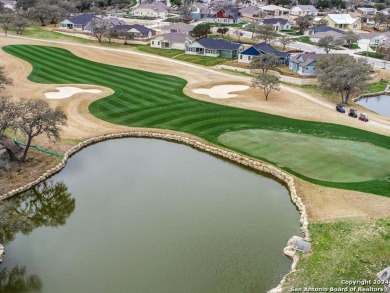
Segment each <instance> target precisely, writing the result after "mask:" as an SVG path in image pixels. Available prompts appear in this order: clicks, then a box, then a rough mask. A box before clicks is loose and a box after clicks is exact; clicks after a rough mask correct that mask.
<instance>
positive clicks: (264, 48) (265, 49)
mask: <svg viewBox="0 0 390 293" xmlns="http://www.w3.org/2000/svg"><path fill="white" fill-rule="evenodd" d="M253 47H254V48H255V49H256V50H257V51H259V52H262V53H264V54H267V53H268V54H274V55H276V56H278V57H280V58H286V57H287V55H288V53H287V52H282V51H278V50H276V49H275V48H274V47H272V46H271V45H269V44H267V43H265V42H262V43H258V44H256V45H253Z"/></svg>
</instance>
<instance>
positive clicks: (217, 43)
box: [197, 38, 242, 51]
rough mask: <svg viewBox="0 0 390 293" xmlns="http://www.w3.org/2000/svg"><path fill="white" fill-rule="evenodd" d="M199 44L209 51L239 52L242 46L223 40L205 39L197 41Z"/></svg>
mask: <svg viewBox="0 0 390 293" xmlns="http://www.w3.org/2000/svg"><path fill="white" fill-rule="evenodd" d="M197 42H198V43H199V44H201V45H202V46H203V47H205V48H207V49H220V50H231V51H233V50H238V49H239V48H240V47H241V46H242V45H241V44H237V43H231V42H228V41H225V40H223V39H210V38H204V39H199V40H197Z"/></svg>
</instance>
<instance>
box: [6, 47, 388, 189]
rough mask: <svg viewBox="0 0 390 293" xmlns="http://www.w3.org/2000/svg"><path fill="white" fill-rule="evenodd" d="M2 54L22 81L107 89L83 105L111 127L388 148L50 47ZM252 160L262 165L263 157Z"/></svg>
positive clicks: (382, 140) (382, 139)
mask: <svg viewBox="0 0 390 293" xmlns="http://www.w3.org/2000/svg"><path fill="white" fill-rule="evenodd" d="M3 50H4V51H5V52H7V53H9V54H12V55H14V56H17V57H19V58H22V59H24V60H26V61H28V62H29V63H31V64H32V66H33V71H32V73H31V74H30V76H29V77H28V78H29V80H31V81H34V82H38V83H46V84H91V85H100V86H104V87H108V88H111V89H113V90H114V94H112V95H111V96H108V97H106V98H103V99H100V100H97V101H95V102H93V103H92V104H91V105H90V106H89V110H90V112H91V113H92V114H93V115H95V116H96V117H98V118H100V119H102V120H105V121H108V122H111V123H116V124H121V125H126V126H134V127H148V128H161V129H170V130H176V131H182V132H187V133H190V134H193V135H196V136H198V137H201V138H204V139H206V140H208V141H210V142H212V143H215V144H217V145H221V143H220V142H219V141H218V137H219V136H220V135H221V134H224V133H226V132H230V131H238V130H243V129H269V130H275V131H284V132H292V133H301V134H308V135H312V136H317V137H323V138H331V139H346V140H353V141H361V142H368V143H371V144H374V145H377V146H380V147H384V148H388V149H390V137H388V136H384V135H380V134H375V133H371V132H367V131H363V130H359V129H356V128H352V127H347V126H342V125H337V124H330V123H319V122H309V121H302V120H296V119H291V118H286V117H281V116H276V115H271V114H267V113H261V112H256V111H250V110H244V109H238V108H233V107H228V106H222V105H218V104H213V103H208V102H203V101H199V100H195V99H192V98H190V97H188V96H186V95H185V94H184V93H183V88H184V87H185V85H186V83H187V82H186V81H185V80H184V79H181V78H178V77H175V76H169V75H162V74H156V73H151V72H146V71H141V70H135V69H130V68H124V67H118V66H112V65H107V64H101V63H97V62H93V61H89V60H86V59H83V58H80V57H77V56H75V55H73V54H72V53H70V52H69V51H67V50H64V49H60V48H54V47H47V46H35V45H12V46H5V47H3ZM134 58H140V57H134ZM236 151H237V150H236ZM241 153H244V152H242V151H241ZM247 155H251V154H247ZM257 158H260V159H263V160H265V161H267V158H266V157H264V158H263V157H257ZM285 169H286V170H287V171H289V172H291V173H293V174H294V175H296V176H299V177H301V178H304V179H306V180H308V181H310V182H314V183H317V184H321V185H325V186H333V187H338V188H344V189H354V190H359V191H364V192H371V193H376V194H381V195H387V196H390V183H389V182H388V181H386V180H381V179H378V180H373V181H367V182H360V183H351V184H348V183H341V182H340V183H337V182H327V181H319V180H315V179H313V178H308V177H306V176H303V175H302V174H299V173H296V172H294V170H289V169H287V168H285ZM389 174H390V171H389Z"/></svg>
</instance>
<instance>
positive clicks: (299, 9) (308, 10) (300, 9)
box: [290, 5, 318, 16]
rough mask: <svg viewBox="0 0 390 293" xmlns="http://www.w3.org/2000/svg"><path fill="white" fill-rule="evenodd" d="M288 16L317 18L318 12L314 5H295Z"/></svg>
mask: <svg viewBox="0 0 390 293" xmlns="http://www.w3.org/2000/svg"><path fill="white" fill-rule="evenodd" d="M290 15H296V16H306V15H311V16H317V15H318V10H317V8H315V7H314V5H297V6H294V7H293V8H291V9H290Z"/></svg>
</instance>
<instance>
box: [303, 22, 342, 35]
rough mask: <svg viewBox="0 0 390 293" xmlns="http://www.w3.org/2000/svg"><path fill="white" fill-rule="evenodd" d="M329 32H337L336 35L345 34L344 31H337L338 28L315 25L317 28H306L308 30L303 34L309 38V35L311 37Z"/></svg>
mask: <svg viewBox="0 0 390 293" xmlns="http://www.w3.org/2000/svg"><path fill="white" fill-rule="evenodd" d="M330 31H333V32H338V33H341V34H345V31H343V30H341V29H338V28H335V27H330V26H327V25H317V26H314V27H311V28H308V29H306V30H305V31H304V32H303V34H304V35H305V36H311V35H313V34H315V33H324V32H330Z"/></svg>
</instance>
